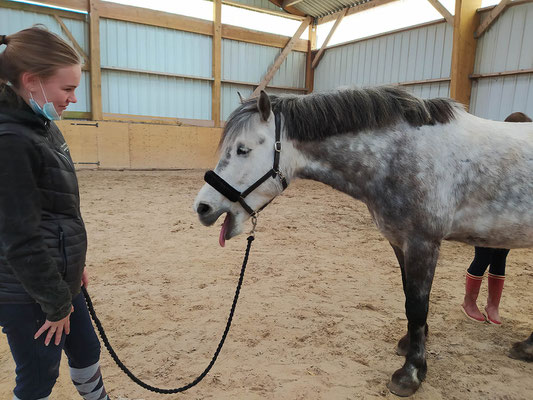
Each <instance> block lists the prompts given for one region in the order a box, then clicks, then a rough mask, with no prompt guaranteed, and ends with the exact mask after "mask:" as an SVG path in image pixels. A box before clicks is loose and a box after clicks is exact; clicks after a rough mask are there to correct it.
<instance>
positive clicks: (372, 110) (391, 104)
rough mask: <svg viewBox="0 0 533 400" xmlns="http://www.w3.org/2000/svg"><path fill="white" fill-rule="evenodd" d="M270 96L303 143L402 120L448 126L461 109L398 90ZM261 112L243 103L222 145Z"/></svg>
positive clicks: (289, 133)
mask: <svg viewBox="0 0 533 400" xmlns="http://www.w3.org/2000/svg"><path fill="white" fill-rule="evenodd" d="M269 97H270V102H271V104H272V110H273V111H274V112H279V113H281V114H282V115H283V119H284V124H285V129H286V135H287V137H288V138H289V139H295V140H299V141H316V140H323V139H325V138H327V137H329V136H333V135H339V134H343V133H347V132H352V133H357V132H360V131H363V130H373V129H380V128H386V127H389V126H392V125H394V124H396V123H398V122H401V121H405V122H407V123H409V124H410V125H412V126H415V127H416V126H422V125H435V124H437V123H440V124H445V123H448V122H450V121H451V120H453V119H454V118H455V115H456V111H457V110H458V109H459V108H460V107H461V106H460V105H459V104H458V103H456V102H455V101H453V100H451V99H446V98H436V99H431V100H424V99H420V98H418V97H416V96H413V95H412V94H410V93H409V92H407V91H406V90H405V89H402V88H400V87H398V86H380V87H374V88H365V89H344V90H338V91H334V92H329V93H313V94H310V95H280V96H276V95H269ZM258 112H259V110H258V108H257V99H255V98H253V99H249V100H246V101H245V102H244V103H243V104H241V105H240V106H239V107H238V108H237V109H236V110H235V111H233V113H232V114H231V115H230V117H229V119H228V121H227V122H226V127H225V129H224V133H223V134H222V138H221V143H222V142H223V141H224V140H226V139H228V138H230V137H232V136H233V135H235V134H237V132H239V131H240V130H241V129H243V128H245V127H246V125H247V124H248V123H249V121H250V118H251V116H252V115H253V114H255V113H258Z"/></svg>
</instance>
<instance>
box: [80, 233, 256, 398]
mask: <svg viewBox="0 0 533 400" xmlns="http://www.w3.org/2000/svg"><path fill="white" fill-rule="evenodd" d="M247 240H248V245H247V246H246V253H245V255H244V260H243V262H242V268H241V275H240V277H239V283H237V289H236V290H235V296H234V297H233V304H232V305H231V311H230V313H229V318H228V322H227V323H226V329H225V330H224V334H223V335H222V339H220V343H219V344H218V347H217V349H216V351H215V354H214V355H213V358H212V359H211V362H210V363H209V365H208V366H207V368H206V369H205V370H204V372H202V373H201V374H200V375H199V376H198V377H197V378H196V379H195V380H194V381H192V382H191V383H189V384H187V385H185V386H182V387H179V388H176V389H160V388H156V387H154V386H151V385H149V384H147V383H144V382H143V381H141V380H140V379H139V378H137V377H136V376H135V375H134V374H133V373H132V372H131V371H130V370H129V369H128V368H127V367H126V366H125V365H124V364H123V363H122V361H120V359H119V358H118V356H117V354H116V353H115V350H113V348H112V347H111V344H110V343H109V340H108V339H107V336H106V334H105V331H104V328H103V327H102V324H101V323H100V320H99V319H98V317H97V316H96V313H95V311H94V307H93V303H92V301H91V298H90V297H89V293H87V289H85V287H84V286H82V288H81V290H82V292H83V295H84V296H85V301H86V302H87V308H88V309H89V313H90V314H91V317H92V319H93V321H94V324H95V325H96V328H97V329H98V332H99V333H100V337H101V338H102V341H103V342H104V344H105V347H106V348H107V350H108V351H109V354H110V355H111V357H112V358H113V360H115V363H117V365H118V366H119V367H120V369H121V370H122V371H124V373H125V374H126V375H128V376H129V377H130V379H131V380H132V381H133V382H135V383H136V384H137V385H139V386H142V387H143V388H145V389H148V390H150V391H152V392H156V393H161V394H173V393H179V392H184V391H186V390H187V389H190V388H192V387H193V386H195V385H196V384H198V383H200V381H201V380H202V379H204V377H205V376H206V375H207V374H208V373H209V371H210V370H211V368H212V367H213V365H214V364H215V361H216V359H217V357H218V354H219V353H220V350H222V346H223V345H224V341H225V340H226V336H227V335H228V332H229V328H230V326H231V320H232V319H233V314H234V312H235V307H236V306H237V300H238V299H239V292H240V291H241V286H242V281H243V279H244V271H245V269H246V264H247V263H248V255H249V254H250V247H251V246H252V242H253V240H254V236H253V235H250V236H248V239H247Z"/></svg>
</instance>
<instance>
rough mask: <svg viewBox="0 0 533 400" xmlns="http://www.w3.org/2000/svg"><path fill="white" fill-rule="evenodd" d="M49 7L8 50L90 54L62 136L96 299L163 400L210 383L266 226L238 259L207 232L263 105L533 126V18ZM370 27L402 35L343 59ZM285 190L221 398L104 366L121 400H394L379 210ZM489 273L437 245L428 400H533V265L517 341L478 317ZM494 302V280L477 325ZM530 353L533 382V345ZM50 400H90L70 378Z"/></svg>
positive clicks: (215, 232) (9, 13) (0, 341)
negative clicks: (346, 106) (213, 187)
mask: <svg viewBox="0 0 533 400" xmlns="http://www.w3.org/2000/svg"><path fill="white" fill-rule="evenodd" d="M39 3H40V4H28V3H26V2H24V1H6V0H0V34H4V33H5V34H11V33H14V32H17V31H19V30H21V29H24V28H27V27H31V26H32V25H34V24H44V25H45V26H46V27H47V28H48V29H49V30H51V31H53V32H55V33H57V34H59V35H61V36H62V37H63V38H65V39H66V40H67V41H68V42H69V43H71V44H72V46H73V47H74V48H76V49H77V51H78V52H79V53H80V56H81V59H82V60H83V66H82V80H81V84H80V86H79V88H78V89H77V91H76V95H77V98H78V102H77V103H75V104H72V105H70V107H69V108H68V110H67V111H66V112H65V113H64V115H63V119H62V120H61V121H58V122H57V125H58V127H59V128H60V129H61V131H62V133H63V135H64V137H65V139H66V141H67V143H68V145H69V148H70V153H71V156H72V159H73V161H74V164H75V167H76V170H77V175H78V180H79V187H80V197H81V211H82V215H83V219H84V221H85V225H86V228H87V232H88V242H89V249H88V253H87V264H86V270H87V271H88V274H89V278H90V284H89V286H88V292H89V294H90V296H91V298H92V302H93V305H94V309H95V311H96V314H97V316H98V318H99V320H100V322H101V324H102V326H103V328H104V329H105V332H106V335H107V338H108V339H109V342H110V343H111V345H112V347H113V349H114V351H115V352H116V354H117V355H118V357H119V358H120V359H121V361H122V362H123V363H124V364H125V365H126V367H127V368H128V369H129V370H131V372H132V373H133V374H134V375H135V376H136V377H137V378H139V379H140V380H142V381H143V382H146V383H147V384H149V385H152V386H155V387H158V388H163V389H173V388H180V387H182V386H185V385H188V384H189V383H191V382H193V381H194V380H195V379H196V378H197V377H198V376H199V375H200V374H202V372H203V371H204V370H205V369H206V367H207V366H208V364H209V363H210V362H211V360H212V358H213V354H214V353H215V351H216V350H217V346H218V345H219V342H220V339H221V337H222V335H223V333H224V330H225V328H226V323H227V321H228V317H229V315H230V310H231V307H232V302H233V299H234V295H235V291H236V287H237V284H238V282H239V276H240V273H241V266H242V264H243V259H244V257H245V250H246V246H247V237H248V234H249V232H250V231H251V230H252V226H253V225H252V220H253V218H249V219H247V220H246V222H244V224H243V232H242V234H241V235H238V236H235V237H232V238H231V240H229V239H230V237H229V236H226V239H227V240H226V241H225V246H224V247H222V246H221V245H220V244H219V241H224V240H223V239H220V238H219V235H220V234H221V229H222V231H223V232H222V233H224V231H225V229H226V228H225V226H226V223H224V225H223V222H222V221H223V219H222V218H220V219H218V220H217V222H216V223H214V224H213V225H211V226H204V225H203V224H202V223H201V222H200V221H199V216H198V213H199V210H198V204H197V203H195V199H196V198H197V196H198V195H199V191H200V190H201V189H202V187H203V186H204V185H205V184H206V183H205V181H204V174H205V173H206V171H208V170H211V169H215V167H216V166H217V163H218V160H219V157H221V156H224V154H220V153H221V152H220V151H218V150H219V142H220V138H221V135H222V134H223V132H224V127H225V126H226V123H227V121H228V120H230V116H231V114H232V112H233V111H234V110H235V109H237V108H239V107H243V105H242V104H241V102H244V103H243V104H246V99H249V98H255V97H258V96H259V94H260V93H261V91H262V90H264V91H266V92H267V93H268V94H271V95H285V94H290V95H307V94H311V93H328V92H331V91H334V90H336V89H339V88H348V87H358V88H372V87H375V86H380V85H394V86H400V87H403V88H405V89H406V90H407V91H408V92H409V93H411V94H413V95H414V96H416V97H417V98H421V99H431V98H436V97H446V98H452V99H454V100H455V101H457V102H458V103H460V104H462V105H463V106H464V108H465V109H466V110H467V111H468V112H469V113H470V114H473V115H475V116H477V117H480V118H484V119H486V120H491V121H504V119H505V118H506V117H507V116H508V115H509V114H511V113H513V112H522V113H524V114H526V115H528V116H530V117H533V47H532V46H531V38H532V37H533V1H531V0H514V1H507V0H502V1H493V2H491V3H490V4H487V3H486V2H485V1H482V0H366V1H345V0H330V1H318V0H292V1H290V0H270V1H269V0H232V1H225V0H213V1H204V0H194V1H190V2H184V3H202V4H203V5H204V7H207V9H208V10H209V12H210V14H209V15H208V18H207V19H205V18H202V17H200V16H192V15H185V14H180V13H174V12H170V11H162V10H157V9H148V8H142V7H140V6H139V5H125V4H119V3H116V2H107V1H101V0H50V1H48V0H41V1H39ZM148 3H149V2H146V4H148ZM176 3H181V2H176ZM411 3H412V4H414V5H415V6H416V7H419V8H418V10H419V12H420V13H422V10H426V11H427V12H428V15H430V16H431V15H432V16H433V17H430V19H427V20H424V21H415V22H414V23H410V24H404V25H401V24H400V22H401V21H399V19H400V16H399V15H400V14H399V11H400V10H402V9H403V8H405V7H407V5H409V4H411ZM412 4H411V5H412ZM235 10H236V11H235ZM232 11H235V12H241V13H244V14H242V15H243V16H241V17H240V18H241V20H242V19H246V18H248V17H246V16H247V15H252V14H254V15H255V14H260V15H263V16H267V17H271V18H275V19H279V20H281V21H285V23H284V25H286V26H285V28H286V29H289V32H288V33H285V32H283V33H272V32H267V31H266V30H265V29H263V28H256V29H252V27H248V26H237V25H236V24H235V23H234V22H232V21H230V20H228V19H225V14H228V15H229V14H231V12H232ZM246 13H250V14H246ZM378 13H381V14H378ZM374 15H386V16H388V18H389V17H391V15H392V16H393V17H392V18H391V21H393V22H391V23H390V26H392V28H391V29H388V28H387V27H385V28H384V30H383V31H380V32H377V33H376V32H374V31H371V30H370V27H369V28H368V29H369V31H368V32H366V33H365V32H363V33H362V34H361V35H360V36H359V37H357V38H355V39H349V40H340V41H335V38H336V36H337V37H339V36H340V35H341V34H346V32H350V31H355V30H356V27H357V29H360V27H359V25H361V24H362V21H364V20H365V18H373V16H374ZM250 18H251V17H250ZM317 35H318V36H317ZM0 51H1V49H0ZM254 104H255V103H254ZM269 106H270V105H269ZM258 107H259V109H260V106H258ZM376 118H377V117H376ZM273 124H274V123H273V122H272V134H274V133H273V132H274V127H273V126H274V125H273ZM437 124H438V122H437ZM509 125H510V124H509ZM530 125H531V126H532V127H530V128H529V134H530V136H533V124H530ZM513 126H514V124H513ZM272 140H274V139H272ZM283 142H284V140H283V137H282V140H281V159H282V162H283V151H286V150H285V149H287V148H289V146H285V147H283V145H284V143H283ZM239 149H240V148H239ZM270 149H271V148H270ZM269 151H271V153H268V154H269V157H274V156H271V155H270V154H274V153H275V151H274V149H271V150H269ZM269 160H270V159H269ZM226 161H227V160H226ZM231 161H233V160H230V162H231ZM530 161H531V160H530ZM269 163H270V161H269ZM531 165H532V164H531V162H530V163H529V166H530V168H531ZM281 167H283V164H281ZM268 168H271V164H269V166H268ZM274 169H276V168H274ZM267 171H268V169H265V170H264V171H263V170H262V169H261V170H260V171H256V173H255V175H254V180H255V179H257V178H259V177H260V176H261V175H263V174H264V173H265V172H267ZM215 172H217V173H219V172H220V169H216V170H215ZM531 173H532V175H533V170H531ZM274 176H275V174H274ZM224 179H225V180H226V181H228V184H231V185H233V186H234V187H236V188H238V189H239V190H242V191H244V189H246V187H247V186H249V184H246V185H245V186H246V187H245V186H242V187H241V186H239V183H238V182H237V181H236V180H235V181H230V177H228V175H224ZM274 179H277V178H276V177H274ZM252 183H253V182H252ZM289 183H290V185H289V186H288V187H287V189H286V190H285V191H283V193H282V194H280V195H279V196H277V197H275V198H274V199H273V201H272V202H271V203H270V204H269V205H268V207H266V208H264V210H262V211H261V212H260V213H259V214H258V217H257V225H256V227H255V233H254V235H255V240H254V241H253V243H252V245H251V249H250V253H249V257H248V260H247V261H248V262H247V266H246V271H245V273H244V278H243V282H242V287H241V289H240V295H239V299H238V302H237V305H236V308H235V312H234V315H233V320H232V324H231V328H230V330H229V333H228V334H227V337H226V340H225V342H224V345H223V347H222V349H221V350H220V353H219V354H218V358H217V359H216V362H215V363H214V365H213V366H212V368H211V369H210V371H209V372H208V373H207V375H206V376H205V378H204V379H203V380H201V381H200V382H199V383H198V384H197V385H195V386H194V387H191V388H190V389H188V390H187V391H185V392H184V393H179V394H169V395H166V396H165V395H164V394H158V393H154V392H152V391H149V390H147V389H145V388H142V387H141V386H138V385H137V384H135V383H134V382H132V380H131V379H130V378H129V377H128V376H127V375H126V374H124V372H123V371H121V370H120V369H119V367H118V366H117V364H116V363H115V361H114V360H113V359H112V358H111V356H110V355H109V352H108V351H107V350H106V349H105V347H104V345H103V344H102V356H101V369H102V374H103V377H104V381H105V386H106V390H107V393H108V395H109V398H110V399H115V400H152V399H163V398H169V399H216V400H230V399H231V400H233V399H246V400H248V399H257V400H259V399H261V400H262V399H271V400H274V399H276V400H278V399H283V400H285V399H287V400H293V399H294V400H296V399H299V400H310V399H317V400H319V399H328V400H329V399H381V398H385V399H394V398H397V397H398V396H397V394H394V393H393V392H391V390H392V389H391V390H389V386H388V385H389V382H390V381H391V376H393V374H394V373H395V371H397V370H398V369H399V368H401V367H402V365H404V362H406V361H405V360H406V358H405V357H404V356H400V355H397V354H396V347H397V344H398V341H399V340H400V339H401V338H402V337H403V336H404V335H405V334H406V333H407V327H408V320H407V317H406V304H407V303H408V302H406V297H405V296H406V295H405V293H404V290H403V289H402V272H401V269H400V266H399V263H398V261H397V258H396V256H395V252H394V250H393V248H392V247H391V244H390V243H389V240H388V239H387V238H385V236H384V235H383V234H382V233H381V232H380V230H379V229H378V227H377V226H376V223H375V222H374V221H373V218H372V216H371V214H370V213H369V206H368V205H366V204H365V203H364V202H362V201H359V200H356V199H354V198H353V197H352V196H350V195H348V194H345V193H343V192H342V191H339V190H335V189H334V188H332V187H331V186H334V185H331V186H329V185H326V184H324V183H320V182H317V181H315V180H310V179H297V180H290V182H289ZM269 184H272V185H274V183H269ZM275 184H276V185H277V181H276V183H275ZM217 190H218V189H217ZM258 190H259V189H258ZM222 196H223V195H220V197H221V198H222ZM416 196H417V194H416V193H413V194H412V198H414V199H416ZM250 197H251V198H253V195H250ZM269 200H270V199H269ZM225 201H226V202H228V203H229V201H228V200H225ZM414 202H415V203H416V201H414ZM232 204H233V205H232V206H231V207H234V208H235V209H237V208H238V207H241V205H240V204H239V203H237V202H235V203H232ZM250 204H252V203H250ZM226 211H227V210H226ZM243 212H244V211H243ZM531 213H533V210H532V209H529V210H528V211H526V212H525V213H524V215H523V221H528V220H529V221H531V220H532V217H531ZM228 215H229V214H228ZM221 226H222V227H221ZM530 232H531V231H530ZM529 242H530V243H531V242H532V240H531V237H530V238H529ZM489 247H491V246H489ZM473 258H474V246H472V245H471V244H466V243H463V242H460V241H454V240H443V241H442V244H441V246H440V255H439V258H438V262H437V267H436V270H435V275H434V279H433V284H432V287H431V295H430V298H429V312H428V314H427V325H428V334H427V339H426V341H425V359H426V361H427V375H426V376H425V379H423V382H421V384H420V386H419V388H418V390H416V392H415V393H414V394H412V395H411V398H412V399H420V400H422V399H424V400H434V399H443V400H444V399H446V400H448V399H457V400H462V399H495V400H496V399H502V400H503V399H505V400H526V399H531V398H533V362H527V361H524V360H520V359H516V358H511V357H510V349H511V348H512V347H513V344H515V343H517V342H522V341H524V339H526V338H527V337H529V336H530V335H531V332H532V330H533V318H532V317H533V290H532V289H533V248H532V247H531V246H530V247H529V248H528V247H527V246H522V248H513V249H511V251H510V253H509V255H508V257H507V269H506V274H505V275H506V277H505V286H504V289H503V294H502V297H501V304H500V316H501V320H502V323H501V325H495V324H491V323H488V322H475V321H472V320H470V319H468V318H467V317H466V316H465V314H464V313H463V311H462V307H461V304H462V303H463V299H464V296H465V274H466V270H467V269H468V267H469V266H470V263H471V262H472V260H473ZM430 286H431V282H430ZM487 296H488V288H487V276H486V275H485V277H484V280H483V282H482V285H481V291H480V293H479V298H478V300H477V304H478V306H479V309H480V310H482V311H483V309H484V307H485V304H486V301H487ZM413 347H414V346H413ZM529 351H530V353H529V354H530V358H529V361H531V360H533V344H531V347H529ZM409 354H410V353H409ZM407 358H409V356H408V357H407ZM14 370H15V363H14V361H13V359H12V356H11V353H10V350H9V345H8V342H7V339H6V337H5V335H0V399H11V398H12V396H13V388H14V386H15V372H14ZM393 391H394V390H393ZM50 398H51V399H54V400H71V399H73V400H74V399H77V398H79V395H78V393H77V392H76V389H75V388H74V386H73V385H72V382H71V380H70V377H69V369H68V364H67V359H66V357H65V356H64V357H63V360H62V363H61V367H60V376H59V378H58V381H57V383H56V385H55V387H54V389H53V392H52V395H51V396H50Z"/></svg>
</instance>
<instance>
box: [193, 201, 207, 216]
mask: <svg viewBox="0 0 533 400" xmlns="http://www.w3.org/2000/svg"><path fill="white" fill-rule="evenodd" d="M209 210H211V207H210V206H209V205H207V204H205V203H200V204H198V208H197V209H196V212H197V213H198V214H200V215H204V214H207V213H208V212H209Z"/></svg>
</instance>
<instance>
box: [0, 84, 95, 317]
mask: <svg viewBox="0 0 533 400" xmlns="http://www.w3.org/2000/svg"><path fill="white" fill-rule="evenodd" d="M86 252H87V234H86V231H85V225H84V223H83V220H82V218H81V215H80V201H79V190H78V181H77V178H76V173H75V170H74V164H73V162H72V159H71V157H70V154H69V150H68V146H67V145H66V143H65V140H64V138H63V135H62V134H61V132H60V131H59V129H58V128H57V126H56V125H55V124H54V123H53V122H50V121H48V120H46V119H44V118H42V117H40V116H38V115H36V114H35V113H34V112H33V111H32V110H31V108H30V107H29V106H28V105H27V104H26V103H24V102H23V101H22V100H21V99H20V97H18V96H17V95H16V94H15V93H14V92H13V91H12V90H11V88H9V87H5V88H4V90H2V91H1V93H0V303H32V302H37V303H39V305H40V306H41V308H42V310H43V311H44V312H45V313H46V315H47V319H48V320H50V321H58V320H60V319H62V318H64V317H65V316H67V315H68V313H69V311H70V308H71V300H72V298H73V297H74V296H76V295H77V294H78V293H79V292H80V284H81V276H82V272H83V268H84V266H85V255H86Z"/></svg>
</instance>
